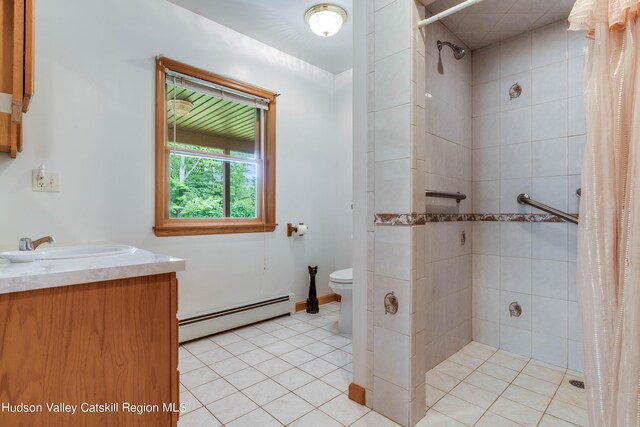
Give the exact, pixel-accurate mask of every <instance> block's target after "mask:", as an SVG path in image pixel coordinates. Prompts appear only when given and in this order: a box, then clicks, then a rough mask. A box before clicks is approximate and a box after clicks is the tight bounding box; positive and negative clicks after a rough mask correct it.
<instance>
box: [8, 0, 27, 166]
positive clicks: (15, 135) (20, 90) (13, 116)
mask: <svg viewBox="0 0 640 427" xmlns="http://www.w3.org/2000/svg"><path fill="white" fill-rule="evenodd" d="M34 2H35V0H0V13H1V15H0V32H1V34H0V37H1V38H2V42H1V43H0V58H1V59H2V64H1V65H0V152H4V153H8V154H9V155H10V156H11V157H12V158H15V157H16V156H17V155H18V152H20V151H22V114H23V113H26V112H27V111H28V110H29V104H30V103H31V98H32V96H33V86H34V59H35V58H34V53H35V51H34V42H35V9H34V8H35V3H34Z"/></svg>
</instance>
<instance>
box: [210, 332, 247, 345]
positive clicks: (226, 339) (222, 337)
mask: <svg viewBox="0 0 640 427" xmlns="http://www.w3.org/2000/svg"><path fill="white" fill-rule="evenodd" d="M209 339H210V340H211V341H213V342H214V343H216V344H218V345H228V344H231V343H234V342H238V341H241V340H242V337H241V336H239V335H236V334H234V333H233V332H224V333H221V334H216V335H213V336H212V337H209Z"/></svg>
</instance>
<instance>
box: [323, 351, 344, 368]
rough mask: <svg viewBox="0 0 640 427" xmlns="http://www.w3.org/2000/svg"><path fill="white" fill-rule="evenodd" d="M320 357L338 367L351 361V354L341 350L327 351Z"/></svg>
mask: <svg viewBox="0 0 640 427" xmlns="http://www.w3.org/2000/svg"><path fill="white" fill-rule="evenodd" d="M321 359H323V360H325V361H327V362H329V363H331V364H333V365H336V366H338V367H342V366H344V365H346V364H348V363H351V354H349V353H347V352H346V351H342V350H334V351H332V352H331V353H327V354H325V355H324V356H322V357H321Z"/></svg>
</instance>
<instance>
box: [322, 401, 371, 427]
mask: <svg viewBox="0 0 640 427" xmlns="http://www.w3.org/2000/svg"><path fill="white" fill-rule="evenodd" d="M320 410H321V411H322V412H324V413H325V414H327V415H329V416H330V417H331V418H333V419H334V420H336V421H338V422H340V423H342V424H344V425H350V424H352V423H354V422H356V420H358V419H359V418H361V417H363V416H364V415H365V414H366V413H367V412H369V411H370V409H369V408H367V407H366V406H363V405H359V404H357V403H355V402H354V401H352V400H349V398H348V397H347V396H346V395H345V394H340V395H339V396H338V397H336V398H335V399H332V400H330V401H328V402H327V403H325V404H324V405H322V406H321V407H320Z"/></svg>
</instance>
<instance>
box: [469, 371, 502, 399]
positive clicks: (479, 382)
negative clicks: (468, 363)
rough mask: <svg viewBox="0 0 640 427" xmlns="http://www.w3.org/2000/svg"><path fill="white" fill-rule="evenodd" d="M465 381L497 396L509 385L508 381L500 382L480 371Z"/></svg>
mask: <svg viewBox="0 0 640 427" xmlns="http://www.w3.org/2000/svg"><path fill="white" fill-rule="evenodd" d="M464 381H465V382H466V383H469V384H472V385H474V386H476V387H480V388H481V389H483V390H487V391H490V392H491V393H495V394H501V393H502V392H503V391H504V390H505V389H506V388H507V386H508V385H509V383H508V382H506V381H502V380H499V379H497V378H494V377H491V376H489V375H487V374H483V373H482V372H478V371H475V372H474V373H472V374H471V375H469V376H468V377H467V378H465V380H464Z"/></svg>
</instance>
